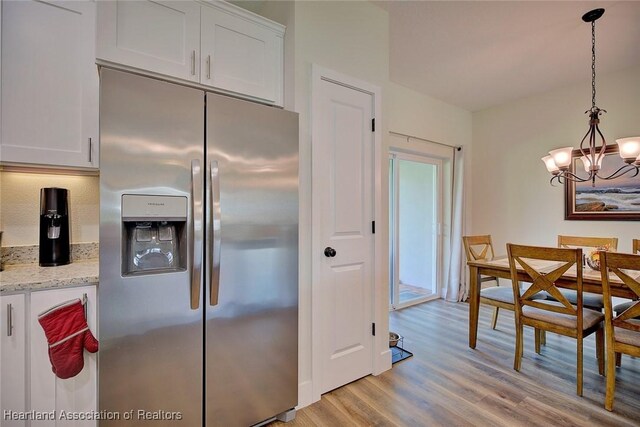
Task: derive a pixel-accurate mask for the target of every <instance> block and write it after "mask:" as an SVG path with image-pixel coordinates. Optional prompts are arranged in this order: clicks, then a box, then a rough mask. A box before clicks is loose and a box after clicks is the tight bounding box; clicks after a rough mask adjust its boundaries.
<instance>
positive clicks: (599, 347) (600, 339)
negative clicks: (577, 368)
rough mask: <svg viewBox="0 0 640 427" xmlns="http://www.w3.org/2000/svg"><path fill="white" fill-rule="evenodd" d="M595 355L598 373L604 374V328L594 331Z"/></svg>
mask: <svg viewBox="0 0 640 427" xmlns="http://www.w3.org/2000/svg"><path fill="white" fill-rule="evenodd" d="M596 357H597V359H598V373H599V374H600V375H604V329H602V328H600V329H598V330H597V331H596Z"/></svg>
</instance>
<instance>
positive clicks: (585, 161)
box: [580, 156, 604, 173]
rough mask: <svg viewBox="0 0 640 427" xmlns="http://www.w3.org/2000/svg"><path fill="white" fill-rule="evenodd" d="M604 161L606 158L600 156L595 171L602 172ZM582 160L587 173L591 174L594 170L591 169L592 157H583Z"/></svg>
mask: <svg viewBox="0 0 640 427" xmlns="http://www.w3.org/2000/svg"><path fill="white" fill-rule="evenodd" d="M602 159H604V156H600V159H599V160H598V164H597V165H596V167H595V168H594V169H593V171H599V170H600V168H601V167H602ZM580 160H582V164H583V165H584V170H585V172H587V173H590V172H591V170H592V168H591V156H582V157H580Z"/></svg>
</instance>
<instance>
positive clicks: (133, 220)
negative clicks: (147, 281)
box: [122, 194, 187, 276]
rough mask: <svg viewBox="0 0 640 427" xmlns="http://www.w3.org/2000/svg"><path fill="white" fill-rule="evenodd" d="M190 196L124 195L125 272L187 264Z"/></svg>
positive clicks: (160, 270) (180, 267)
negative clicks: (188, 203) (187, 225)
mask: <svg viewBox="0 0 640 427" xmlns="http://www.w3.org/2000/svg"><path fill="white" fill-rule="evenodd" d="M186 223H187V198H186V197H180V196H147V195H137V194H135V195H134V194H124V195H123V196H122V275H123V276H130V275H142V274H154V273H166V272H171V271H182V270H186V268H187V227H186Z"/></svg>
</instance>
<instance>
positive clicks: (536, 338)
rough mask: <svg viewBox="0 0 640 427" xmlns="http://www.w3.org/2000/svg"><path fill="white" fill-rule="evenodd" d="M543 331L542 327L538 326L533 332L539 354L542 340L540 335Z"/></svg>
mask: <svg viewBox="0 0 640 427" xmlns="http://www.w3.org/2000/svg"><path fill="white" fill-rule="evenodd" d="M541 332H542V330H541V329H538V328H536V329H535V330H534V333H533V336H534V339H535V345H536V353H537V354H540V340H541V338H540V336H541Z"/></svg>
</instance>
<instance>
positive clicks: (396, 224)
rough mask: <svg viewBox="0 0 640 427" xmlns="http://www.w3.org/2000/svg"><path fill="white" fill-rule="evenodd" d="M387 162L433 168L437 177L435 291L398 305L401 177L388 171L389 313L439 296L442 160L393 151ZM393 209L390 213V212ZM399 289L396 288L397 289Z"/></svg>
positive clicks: (442, 191)
mask: <svg viewBox="0 0 640 427" xmlns="http://www.w3.org/2000/svg"><path fill="white" fill-rule="evenodd" d="M389 159H393V160H407V161H411V162H417V163H423V164H428V165H433V166H436V168H437V169H436V175H437V178H436V179H437V181H436V182H437V186H436V197H437V199H438V202H437V203H438V206H437V208H438V209H437V211H436V227H437V229H436V261H435V268H436V274H435V276H436V283H435V291H434V292H433V293H432V294H431V295H427V296H424V297H421V298H416V299H413V300H411V301H408V302H405V303H400V302H399V299H400V298H399V290H398V288H399V280H400V278H399V277H398V274H399V270H400V248H399V239H398V235H399V231H400V230H399V229H400V221H399V218H398V217H399V214H400V199H399V198H398V194H399V189H400V176H399V173H398V171H397V170H395V169H394V170H393V173H392V172H391V171H389V177H393V188H391V187H390V188H389V201H390V202H393V207H391V203H389V205H390V212H389V219H390V220H391V221H389V249H390V250H391V254H392V255H393V256H392V260H391V264H392V265H390V268H389V279H390V281H391V282H393V283H392V284H391V285H392V286H393V298H391V300H392V301H393V302H394V304H392V303H391V301H390V303H389V310H399V309H402V308H405V307H410V306H412V305H416V304H420V303H423V302H427V301H431V300H434V299H439V298H440V296H441V294H442V284H443V280H442V273H443V271H442V270H443V268H442V260H443V253H442V250H443V244H442V243H443V235H444V233H443V217H444V209H443V204H444V181H443V178H444V173H443V169H444V168H443V160H442V159H441V158H439V157H437V156H433V155H429V154H426V153H420V154H418V153H406V152H403V151H398V150H394V149H389ZM391 209H393V212H391ZM396 285H398V286H396Z"/></svg>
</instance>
